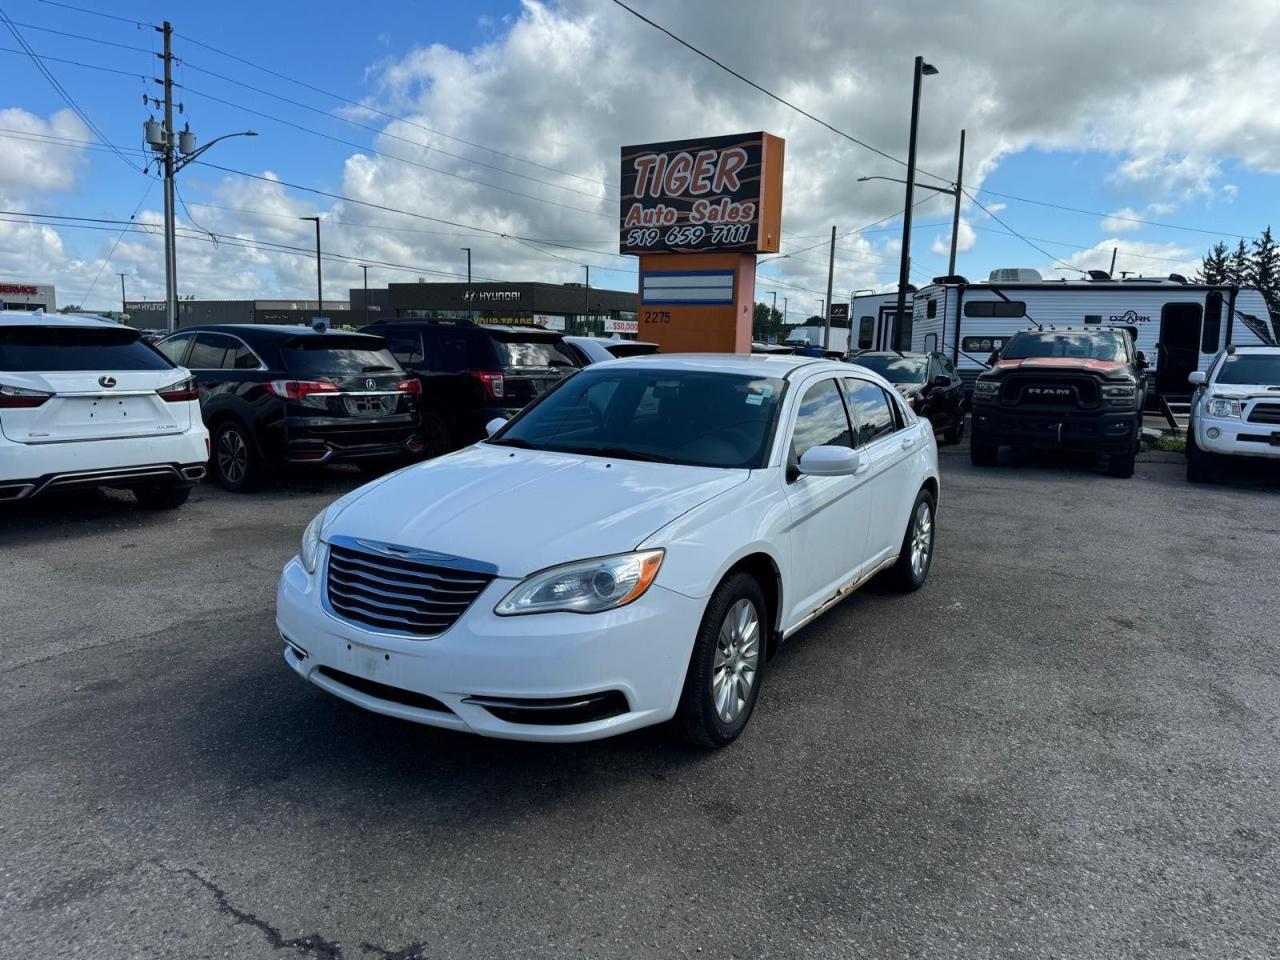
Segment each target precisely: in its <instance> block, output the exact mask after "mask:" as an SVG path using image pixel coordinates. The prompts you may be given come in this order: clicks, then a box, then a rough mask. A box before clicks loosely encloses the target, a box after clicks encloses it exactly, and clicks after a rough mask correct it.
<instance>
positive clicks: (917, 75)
mask: <svg viewBox="0 0 1280 960" xmlns="http://www.w3.org/2000/svg"><path fill="white" fill-rule="evenodd" d="M937 73H938V68H937V67H935V66H933V65H931V64H928V63H925V62H924V57H916V60H915V68H914V72H913V76H912V82H911V138H910V140H909V141H908V143H907V180H906V184H907V202H906V206H905V207H904V208H903V211H902V263H901V264H900V265H899V267H898V321H897V322H898V323H901V322H902V318H903V317H904V316H906V312H907V279H908V276H909V273H910V270H911V207H912V205H913V203H914V200H913V199H912V198H913V195H914V193H915V185H916V133H917V130H918V129H919V126H920V81H921V80H922V79H923V78H924V77H932V76H936V75H937Z"/></svg>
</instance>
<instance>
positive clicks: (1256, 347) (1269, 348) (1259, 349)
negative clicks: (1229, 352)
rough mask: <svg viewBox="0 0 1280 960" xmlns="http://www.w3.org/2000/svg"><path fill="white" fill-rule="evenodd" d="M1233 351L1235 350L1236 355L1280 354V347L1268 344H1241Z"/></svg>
mask: <svg viewBox="0 0 1280 960" xmlns="http://www.w3.org/2000/svg"><path fill="white" fill-rule="evenodd" d="M1231 349H1233V350H1235V352H1236V353H1280V345H1272V344H1266V343H1250V344H1241V345H1240V346H1237V347H1232V348H1231Z"/></svg>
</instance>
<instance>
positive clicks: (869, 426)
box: [844, 380, 897, 446]
mask: <svg viewBox="0 0 1280 960" xmlns="http://www.w3.org/2000/svg"><path fill="white" fill-rule="evenodd" d="M844 386H845V393H846V395H847V396H848V397H849V412H850V413H852V414H853V422H854V423H855V424H857V429H858V446H864V445H866V444H868V443H871V442H872V441H873V440H877V439H879V438H880V437H883V436H884V435H885V434H887V433H893V431H894V429H895V428H896V427H897V420H896V418H895V417H894V415H893V408H892V407H890V405H889V404H890V400H889V398H888V397H887V396H885V393H884V391H883V390H881V389H880V388H879V387H877V386H876V385H875V384H874V383H868V382H867V381H866V380H845V382H844Z"/></svg>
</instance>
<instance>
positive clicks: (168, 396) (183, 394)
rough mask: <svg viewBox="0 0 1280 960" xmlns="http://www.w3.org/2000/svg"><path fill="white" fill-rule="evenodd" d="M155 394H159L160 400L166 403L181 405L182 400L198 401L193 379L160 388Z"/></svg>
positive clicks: (188, 378)
mask: <svg viewBox="0 0 1280 960" xmlns="http://www.w3.org/2000/svg"><path fill="white" fill-rule="evenodd" d="M156 393H158V394H160V399H161V400H164V401H166V402H168V403H181V402H182V401H183V400H199V399H200V394H199V393H198V392H197V391H196V378H195V377H187V379H185V380H179V381H178V382H177V383H171V384H169V385H168V386H167V387H161V388H160V389H159V390H157V391H156Z"/></svg>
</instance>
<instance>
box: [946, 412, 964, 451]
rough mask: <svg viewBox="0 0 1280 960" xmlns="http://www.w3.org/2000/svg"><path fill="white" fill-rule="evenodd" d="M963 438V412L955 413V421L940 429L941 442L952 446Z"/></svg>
mask: <svg viewBox="0 0 1280 960" xmlns="http://www.w3.org/2000/svg"><path fill="white" fill-rule="evenodd" d="M963 439H964V414H963V413H959V414H956V419H955V422H954V423H953V424H952V425H951V426H949V427H947V429H945V430H943V431H942V442H943V443H945V444H947V445H948V446H954V445H955V444H957V443H959V442H960V441H961V440H963Z"/></svg>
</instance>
